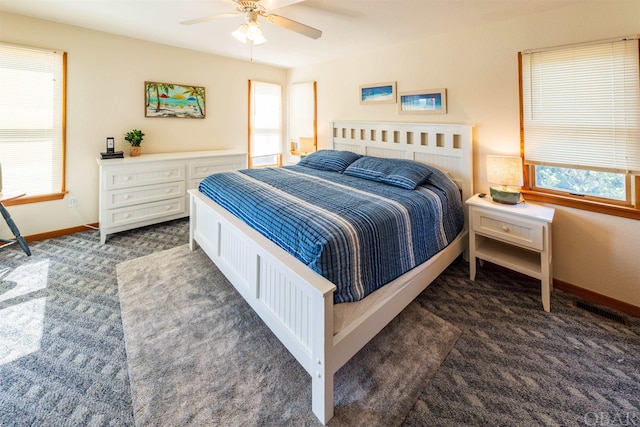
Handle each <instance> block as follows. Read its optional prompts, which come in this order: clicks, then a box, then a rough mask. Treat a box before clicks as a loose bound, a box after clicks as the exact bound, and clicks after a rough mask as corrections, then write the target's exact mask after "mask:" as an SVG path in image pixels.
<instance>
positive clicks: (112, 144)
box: [107, 136, 116, 153]
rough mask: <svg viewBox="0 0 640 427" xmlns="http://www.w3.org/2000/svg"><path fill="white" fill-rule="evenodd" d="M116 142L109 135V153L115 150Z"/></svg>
mask: <svg viewBox="0 0 640 427" xmlns="http://www.w3.org/2000/svg"><path fill="white" fill-rule="evenodd" d="M115 148H116V144H115V142H114V139H113V137H112V136H108V137H107V153H113V152H115Z"/></svg>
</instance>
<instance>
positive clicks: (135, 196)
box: [106, 181, 186, 209]
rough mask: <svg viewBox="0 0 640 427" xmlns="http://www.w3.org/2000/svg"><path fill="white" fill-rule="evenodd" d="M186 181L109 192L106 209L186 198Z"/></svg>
mask: <svg viewBox="0 0 640 427" xmlns="http://www.w3.org/2000/svg"><path fill="white" fill-rule="evenodd" d="M185 194H186V190H185V188H184V181H177V182H168V183H164V184H155V185H146V186H142V187H132V188H123V189H120V190H109V191H107V199H106V209H115V208H122V207H125V206H132V205H139V204H141V203H149V202H157V201H160V200H166V199H174V198H176V197H179V196H184V195H185Z"/></svg>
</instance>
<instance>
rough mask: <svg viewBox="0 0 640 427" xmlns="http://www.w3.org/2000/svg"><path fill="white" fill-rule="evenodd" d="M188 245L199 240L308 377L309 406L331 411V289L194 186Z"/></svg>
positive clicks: (323, 413) (326, 414) (324, 414)
mask: <svg viewBox="0 0 640 427" xmlns="http://www.w3.org/2000/svg"><path fill="white" fill-rule="evenodd" d="M189 193H190V200H191V220H190V225H189V245H190V248H191V250H195V249H196V247H197V246H198V245H199V246H200V247H201V248H202V250H203V251H204V252H205V253H206V254H207V255H208V256H209V258H211V260H212V261H213V262H214V263H215V264H216V266H217V267H218V268H219V269H220V271H221V272H222V273H223V274H224V275H225V276H226V277H227V279H228V280H229V281H230V282H231V283H232V284H233V286H234V287H235V288H236V290H237V291H238V292H239V293H240V294H241V295H242V297H243V298H244V299H245V300H246V301H247V303H249V305H250V306H251V307H252V308H253V310H254V311H255V312H256V313H257V314H258V315H259V316H260V318H262V320H263V321H264V322H265V324H266V325H267V326H268V327H269V328H270V329H271V331H272V332H273V333H274V334H275V335H276V336H277V337H278V339H280V341H281V342H282V343H283V344H284V345H285V347H287V349H288V350H289V351H290V352H291V354H292V355H293V356H294V357H295V358H296V360H298V362H299V363H300V364H301V365H302V367H303V368H304V369H305V370H306V371H307V372H308V373H309V375H311V377H312V395H313V401H312V410H313V413H314V414H315V415H316V416H317V417H318V419H319V420H320V421H321V422H322V423H325V424H326V422H328V421H329V420H330V419H331V418H332V417H333V373H334V367H333V292H334V290H335V289H336V287H335V285H334V284H333V283H331V282H329V281H328V280H327V279H325V278H324V277H322V276H320V275H319V274H317V273H315V272H314V271H312V270H310V269H309V268H308V267H307V266H305V265H304V264H303V263H301V262H300V261H298V260H296V259H295V258H293V257H291V255H289V254H288V253H287V252H285V251H284V250H282V249H279V248H277V249H279V250H275V251H274V248H273V244H272V243H271V242H270V241H269V240H268V239H267V238H265V237H264V236H262V235H261V234H260V233H258V232H257V231H255V230H253V229H252V228H250V227H249V226H247V225H246V224H245V223H244V222H243V221H241V220H240V219H238V218H236V217H235V216H233V215H232V214H230V213H229V212H228V211H226V210H225V209H224V208H222V207H221V206H220V205H218V204H217V203H215V202H213V201H212V200H210V199H209V198H207V197H206V196H204V195H202V193H200V192H199V191H197V190H190V191H189Z"/></svg>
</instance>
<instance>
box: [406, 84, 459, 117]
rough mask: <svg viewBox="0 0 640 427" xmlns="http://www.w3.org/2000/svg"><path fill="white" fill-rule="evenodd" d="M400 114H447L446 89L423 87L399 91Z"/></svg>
mask: <svg viewBox="0 0 640 427" xmlns="http://www.w3.org/2000/svg"><path fill="white" fill-rule="evenodd" d="M398 96H399V102H398V111H399V113H400V114H447V89H443V88H441V89H423V90H414V91H409V92H401V93H400V94H399V95H398Z"/></svg>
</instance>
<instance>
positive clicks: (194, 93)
mask: <svg viewBox="0 0 640 427" xmlns="http://www.w3.org/2000/svg"><path fill="white" fill-rule="evenodd" d="M205 95H206V91H205V88H204V86H189V85H182V84H176V83H162V82H151V81H145V82H144V116H145V117H177V118H190V119H204V118H205V117H206V96H205Z"/></svg>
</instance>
